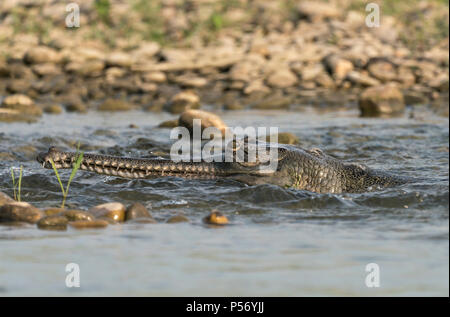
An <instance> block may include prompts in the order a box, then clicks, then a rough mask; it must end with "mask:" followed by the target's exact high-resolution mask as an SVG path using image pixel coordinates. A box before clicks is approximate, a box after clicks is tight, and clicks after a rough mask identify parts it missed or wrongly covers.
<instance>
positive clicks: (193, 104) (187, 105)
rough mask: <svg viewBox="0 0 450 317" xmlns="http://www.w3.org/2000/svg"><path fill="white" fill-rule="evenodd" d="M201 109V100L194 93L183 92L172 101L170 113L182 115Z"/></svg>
mask: <svg viewBox="0 0 450 317" xmlns="http://www.w3.org/2000/svg"><path fill="white" fill-rule="evenodd" d="M198 108H200V98H199V96H198V95H197V94H196V93H194V92H192V91H182V92H180V93H178V94H176V95H175V96H173V98H172V99H171V101H170V103H169V111H170V112H171V113H182V112H183V111H186V110H188V109H198Z"/></svg>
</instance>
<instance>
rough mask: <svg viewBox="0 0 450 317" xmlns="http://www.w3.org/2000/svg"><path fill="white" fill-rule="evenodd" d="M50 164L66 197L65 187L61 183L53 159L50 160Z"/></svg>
mask: <svg viewBox="0 0 450 317" xmlns="http://www.w3.org/2000/svg"><path fill="white" fill-rule="evenodd" d="M50 163H51V164H52V167H53V170H54V171H55V174H56V178H57V179H58V182H59V185H60V186H61V191H62V193H63V195H64V193H65V191H64V186H63V184H62V183H61V178H60V177H59V174H58V169H57V168H56V166H55V163H54V162H53V160H52V159H50Z"/></svg>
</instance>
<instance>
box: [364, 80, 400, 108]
mask: <svg viewBox="0 0 450 317" xmlns="http://www.w3.org/2000/svg"><path fill="white" fill-rule="evenodd" d="M359 109H360V110H361V115H362V116H383V115H398V114H401V113H403V112H404V110H405V102H404V98H403V94H402V92H401V91H400V90H399V89H398V88H397V87H395V86H393V85H382V86H376V87H370V88H367V89H366V90H364V92H363V93H362V94H361V95H360V97H359Z"/></svg>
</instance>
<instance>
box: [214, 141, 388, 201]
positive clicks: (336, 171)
mask: <svg viewBox="0 0 450 317" xmlns="http://www.w3.org/2000/svg"><path fill="white" fill-rule="evenodd" d="M232 149H233V151H228V153H231V154H228V156H227V155H226V153H227V152H226V153H225V159H227V157H228V163H227V160H225V163H223V164H220V167H221V171H222V173H223V174H225V175H226V176H228V177H231V178H233V179H236V180H239V181H241V182H244V183H247V184H251V185H253V184H263V183H271V184H276V185H279V186H283V187H293V188H297V189H305V190H308V191H313V192H318V193H340V192H344V191H362V190H365V189H367V188H369V187H370V186H373V185H378V184H385V183H387V182H388V181H389V179H388V178H386V177H385V176H384V174H383V173H376V172H374V171H373V170H371V169H369V168H367V167H366V166H363V165H359V164H349V163H344V162H341V161H339V160H337V159H335V158H333V157H331V156H328V155H326V154H324V153H323V152H322V151H321V150H320V149H311V150H304V149H302V148H299V147H295V146H291V145H281V144H273V143H263V142H258V143H255V142H243V143H242V142H241V143H237V144H236V145H234V146H233V148H232Z"/></svg>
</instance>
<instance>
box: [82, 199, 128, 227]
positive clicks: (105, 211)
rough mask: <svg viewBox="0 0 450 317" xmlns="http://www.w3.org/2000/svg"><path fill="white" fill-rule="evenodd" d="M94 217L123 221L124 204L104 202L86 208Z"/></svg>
mask: <svg viewBox="0 0 450 317" xmlns="http://www.w3.org/2000/svg"><path fill="white" fill-rule="evenodd" d="M88 212H89V213H91V214H93V215H94V216H95V217H96V218H100V217H105V218H107V219H109V220H112V221H114V222H123V221H124V220H125V206H124V205H123V204H121V203H117V202H114V203H106V204H101V205H98V206H95V207H93V208H91V209H89V210H88Z"/></svg>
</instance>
